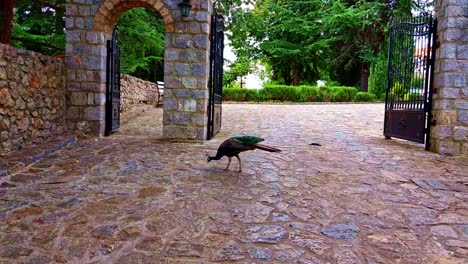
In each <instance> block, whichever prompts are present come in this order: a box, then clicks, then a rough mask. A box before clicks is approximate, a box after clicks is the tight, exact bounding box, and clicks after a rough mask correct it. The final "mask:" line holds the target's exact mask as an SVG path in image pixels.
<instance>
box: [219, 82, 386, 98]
mask: <svg viewBox="0 0 468 264" xmlns="http://www.w3.org/2000/svg"><path fill="white" fill-rule="evenodd" d="M223 100H224V101H235V102H248V101H250V102H278V101H279V102H353V101H357V102H372V101H376V100H377V96H375V95H374V94H370V93H363V92H358V90H357V89H356V88H355V87H346V86H332V87H327V86H322V87H316V86H307V85H303V86H297V87H296V86H287V85H272V84H268V85H265V86H264V87H263V88H262V89H259V90H256V89H241V88H224V89H223Z"/></svg>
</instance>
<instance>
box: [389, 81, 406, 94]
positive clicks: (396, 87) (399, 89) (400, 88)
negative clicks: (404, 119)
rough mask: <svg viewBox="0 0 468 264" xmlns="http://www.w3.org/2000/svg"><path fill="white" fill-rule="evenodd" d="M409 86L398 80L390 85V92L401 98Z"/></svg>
mask: <svg viewBox="0 0 468 264" xmlns="http://www.w3.org/2000/svg"><path fill="white" fill-rule="evenodd" d="M408 90H409V88H408V87H406V86H405V85H402V84H401V83H399V82H395V83H394V84H393V86H392V94H393V95H394V96H396V97H397V98H402V97H403V95H405V94H406V93H407V92H408Z"/></svg>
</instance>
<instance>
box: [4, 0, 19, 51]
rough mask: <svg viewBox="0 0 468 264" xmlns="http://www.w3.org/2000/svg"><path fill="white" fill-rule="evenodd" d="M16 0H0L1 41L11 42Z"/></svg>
mask: <svg viewBox="0 0 468 264" xmlns="http://www.w3.org/2000/svg"><path fill="white" fill-rule="evenodd" d="M15 4H16V0H2V1H0V43H5V44H10V42H11V28H12V27H13V8H14V7H15Z"/></svg>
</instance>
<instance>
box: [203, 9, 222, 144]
mask: <svg viewBox="0 0 468 264" xmlns="http://www.w3.org/2000/svg"><path fill="white" fill-rule="evenodd" d="M223 50H224V21H223V15H222V14H215V15H212V16H211V51H210V79H209V84H208V85H209V86H208V88H209V89H210V97H209V104H208V135H207V139H211V138H212V137H213V136H214V135H216V134H217V133H218V132H219V130H220V129H221V114H222V102H223V63H224V57H223Z"/></svg>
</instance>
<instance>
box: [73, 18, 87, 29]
mask: <svg viewBox="0 0 468 264" xmlns="http://www.w3.org/2000/svg"><path fill="white" fill-rule="evenodd" d="M75 28H77V29H85V23H84V19H83V18H81V17H77V18H75Z"/></svg>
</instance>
